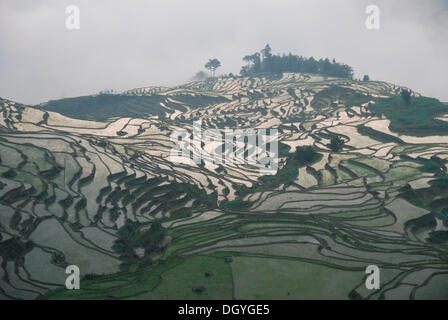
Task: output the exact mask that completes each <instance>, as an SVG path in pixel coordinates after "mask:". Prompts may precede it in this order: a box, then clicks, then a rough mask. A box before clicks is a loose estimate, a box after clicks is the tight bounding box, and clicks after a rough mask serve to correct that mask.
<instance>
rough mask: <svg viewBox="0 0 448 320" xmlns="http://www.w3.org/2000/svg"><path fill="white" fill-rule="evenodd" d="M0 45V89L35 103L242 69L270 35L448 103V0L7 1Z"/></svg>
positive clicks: (0, 0) (279, 45)
mask: <svg viewBox="0 0 448 320" xmlns="http://www.w3.org/2000/svg"><path fill="white" fill-rule="evenodd" d="M70 4H75V5H78V6H79V8H80V13H81V15H80V18H81V20H80V22H81V28H80V30H77V31H73V30H71V31H70V30H67V29H66V27H65V20H66V17H67V15H66V14H65V8H66V6H67V5H70ZM369 4H375V5H377V6H379V8H380V10H381V11H380V12H381V29H380V30H367V29H366V28H365V20H366V18H367V14H366V13H365V8H366V6H367V5H369ZM0 43H1V48H0V97H3V98H7V99H11V100H15V101H19V102H22V103H29V104H37V103H40V102H44V101H47V100H49V99H56V98H63V97H72V96H79V95H86V94H92V93H96V92H98V91H100V90H102V89H106V88H111V89H116V90H124V89H131V88H135V87H144V86H151V85H167V86H171V85H177V84H181V83H184V82H187V81H188V80H189V79H190V78H191V77H192V76H193V75H194V74H195V73H196V72H197V71H199V70H202V69H203V65H204V64H205V62H206V61H207V59H208V58H214V57H216V58H218V59H219V60H221V62H222V64H223V67H222V68H221V69H220V70H219V73H228V72H233V73H238V72H239V70H240V67H241V65H242V64H243V62H242V60H241V58H242V57H243V56H244V55H246V54H250V53H253V52H255V51H258V50H259V49H261V48H263V47H264V45H265V44H266V43H269V44H270V45H271V47H272V49H273V52H274V53H288V52H293V53H297V54H300V55H304V56H314V57H315V58H322V57H329V58H336V60H338V61H341V62H344V63H347V64H349V65H351V66H352V67H353V68H354V69H355V72H356V76H357V77H361V76H362V75H364V74H369V75H370V77H371V78H372V79H373V80H383V81H387V82H392V83H396V84H400V85H405V86H409V87H410V88H412V89H414V90H416V91H419V92H421V93H422V94H424V95H427V96H433V97H436V98H439V99H441V100H442V101H448V90H447V87H448V86H447V81H446V79H447V71H448V59H447V56H448V0H429V1H422V0H375V1H373V0H371V1H369V0H367V1H365V0H325V1H323V0H269V1H268V0H126V1H124V0H82V1H81V0H70V1H66V0H0Z"/></svg>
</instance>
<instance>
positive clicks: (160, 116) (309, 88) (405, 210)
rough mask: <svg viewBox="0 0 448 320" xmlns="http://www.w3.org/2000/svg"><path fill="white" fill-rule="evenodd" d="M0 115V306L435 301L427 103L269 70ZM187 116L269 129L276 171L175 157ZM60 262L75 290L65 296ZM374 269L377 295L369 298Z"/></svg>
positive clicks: (440, 251)
mask: <svg viewBox="0 0 448 320" xmlns="http://www.w3.org/2000/svg"><path fill="white" fill-rule="evenodd" d="M402 92H408V93H409V95H410V104H409V105H407V104H406V103H405V101H404V99H403V98H402V97H401V94H402ZM91 106H95V108H91ZM96 106H98V108H96ZM392 106H393V107H394V110H390V109H389V108H392ZM1 108H2V113H1V119H0V124H1V133H0V149H1V153H0V156H1V165H0V170H1V177H0V183H1V190H0V203H1V204H0V210H1V215H0V223H1V224H0V226H1V229H0V230H1V233H0V235H1V243H0V253H1V258H0V259H1V269H0V272H1V283H0V287H1V294H2V295H3V296H4V297H5V298H9V299H36V298H45V299H108V298H109V299H111V298H112V299H202V298H203V299H232V298H235V299H325V298H331V299H397V298H406V299H409V298H415V299H427V298H448V291H447V288H448V286H447V285H448V247H447V241H448V202H447V198H446V197H447V196H448V176H447V169H448V135H447V134H446V133H447V132H448V131H447V127H448V124H447V122H446V121H447V120H448V118H446V114H448V106H446V105H443V104H442V103H440V102H439V101H438V100H435V99H430V98H425V97H421V96H420V95H419V94H418V93H416V92H411V91H408V89H406V88H401V87H399V86H395V85H393V84H389V83H385V82H377V81H358V80H351V79H347V78H337V77H330V76H326V75H319V74H308V73H281V74H260V75H248V76H222V77H215V78H210V79H207V80H204V81H194V82H191V83H187V84H185V85H182V86H178V87H174V88H163V87H148V88H140V89H133V90H129V91H126V92H123V93H121V94H104V93H103V94H99V95H93V96H87V97H80V98H73V99H64V100H58V101H50V102H48V103H46V104H42V105H39V106H28V105H23V104H19V103H15V102H13V101H8V100H1ZM398 108H401V109H402V110H403V111H404V112H403V113H401V115H400V119H399V120H396V117H397V115H396V114H395V113H396V112H397V109H398ZM414 108H415V109H416V110H417V111H418V110H421V109H423V108H425V110H431V111H430V112H426V113H425V114H426V115H427V118H423V119H422V118H419V120H418V121H415V119H414V118H413V117H414V116H415V113H414V112H408V110H413V109H414ZM102 109H105V110H106V109H107V113H106V112H102V111H101V110H102ZM97 110H98V111H97ZM406 110H407V111H406ZM417 111H416V112H417ZM106 114H110V115H111V116H110V118H109V117H108V116H106ZM198 120H201V121H202V125H203V126H206V127H207V128H213V129H217V130H224V129H225V128H228V127H230V128H241V129H244V128H257V129H258V128H266V129H272V128H275V129H277V130H278V132H279V133H278V143H279V151H278V153H279V154H278V165H279V168H278V171H277V172H276V174H275V175H265V176H260V172H259V170H258V169H259V168H258V167H257V166H256V165H253V164H252V165H249V164H247V163H244V162H243V163H233V164H230V165H228V164H226V163H225V162H224V163H222V164H220V165H213V164H211V163H206V164H205V163H204V162H203V161H202V162H201V163H200V164H196V163H195V162H194V161H192V159H190V158H184V159H183V160H184V161H183V162H175V163H173V162H171V161H170V158H169V157H168V155H169V154H170V150H171V148H172V147H173V145H174V142H173V141H171V140H170V133H171V132H172V131H174V130H176V129H182V128H183V129H185V128H187V129H190V130H192V123H193V122H194V121H198ZM396 121H397V122H396ZM403 122H406V123H407V126H406V128H402V127H401V124H402V123H403ZM338 142H339V143H338ZM221 146H222V145H220V146H216V145H213V144H212V147H214V148H217V147H221ZM201 147H202V153H203V154H205V155H207V154H210V153H211V152H212V149H213V148H211V147H210V144H202V145H201ZM71 264H73V265H77V266H78V267H79V269H80V270H81V275H82V279H81V289H80V290H72V291H70V290H66V289H65V287H64V284H65V279H66V277H67V275H66V274H65V267H66V266H67V265H71ZM370 264H375V265H377V266H378V267H379V268H380V269H381V271H382V272H381V283H382V286H381V289H380V290H374V291H369V290H367V289H366V288H365V285H364V282H365V277H366V274H365V272H364V271H365V268H366V266H367V265H370ZM260 279H262V280H261V281H260ZM192 288H193V290H192ZM195 288H196V290H194V289H195ZM198 291H199V292H198Z"/></svg>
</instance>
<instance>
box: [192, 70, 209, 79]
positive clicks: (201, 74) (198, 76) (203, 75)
mask: <svg viewBox="0 0 448 320" xmlns="http://www.w3.org/2000/svg"><path fill="white" fill-rule="evenodd" d="M207 78H208V75H207V74H206V73H205V72H204V71H199V72H198V73H196V74H195V75H194V77H193V80H195V81H204V80H206V79H207Z"/></svg>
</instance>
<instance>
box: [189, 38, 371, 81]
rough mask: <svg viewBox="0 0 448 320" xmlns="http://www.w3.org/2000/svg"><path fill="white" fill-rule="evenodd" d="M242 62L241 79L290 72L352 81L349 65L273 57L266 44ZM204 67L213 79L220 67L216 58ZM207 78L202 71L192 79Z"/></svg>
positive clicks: (310, 59)
mask: <svg viewBox="0 0 448 320" xmlns="http://www.w3.org/2000/svg"><path fill="white" fill-rule="evenodd" d="M243 61H245V62H246V63H247V64H246V65H245V66H243V67H242V68H241V71H240V74H241V76H243V77H247V76H251V75H256V74H260V73H275V74H280V73H284V72H292V73H311V74H320V75H324V76H329V77H337V78H348V79H353V68H352V67H350V66H349V65H346V64H343V63H339V62H336V60H335V59H333V60H332V61H330V60H329V59H328V58H326V59H320V60H316V59H314V58H313V57H311V58H305V57H302V56H298V55H295V54H292V53H289V54H288V55H285V54H283V55H275V54H272V49H271V47H270V45H269V44H267V45H266V46H265V47H264V49H263V50H261V51H260V52H255V53H254V54H251V55H247V56H245V57H244V58H243ZM204 67H205V68H206V69H207V70H209V71H210V76H211V77H214V76H215V72H216V69H218V68H219V67H221V62H220V61H219V60H218V59H216V58H214V59H209V60H208V62H207V63H206V64H205V66H204ZM228 76H231V77H233V74H229V75H228ZM207 78H209V76H208V75H207V73H205V72H204V71H199V72H198V73H197V74H196V75H195V76H194V77H193V79H194V80H197V81H203V80H206V79H207ZM363 81H370V77H369V76H368V75H365V76H364V78H363Z"/></svg>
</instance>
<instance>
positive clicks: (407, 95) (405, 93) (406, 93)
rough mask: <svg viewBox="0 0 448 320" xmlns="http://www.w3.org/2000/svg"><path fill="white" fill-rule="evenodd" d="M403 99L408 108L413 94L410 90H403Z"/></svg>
mask: <svg viewBox="0 0 448 320" xmlns="http://www.w3.org/2000/svg"><path fill="white" fill-rule="evenodd" d="M401 97H402V98H403V101H404V103H405V104H406V105H407V106H408V105H410V104H411V92H410V91H409V90H407V89H403V90H401Z"/></svg>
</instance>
